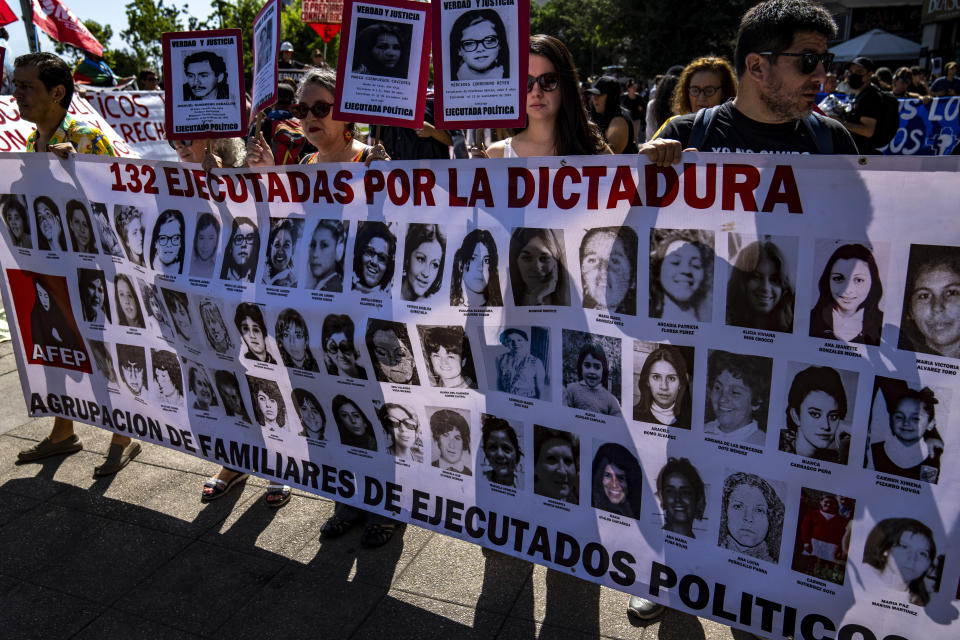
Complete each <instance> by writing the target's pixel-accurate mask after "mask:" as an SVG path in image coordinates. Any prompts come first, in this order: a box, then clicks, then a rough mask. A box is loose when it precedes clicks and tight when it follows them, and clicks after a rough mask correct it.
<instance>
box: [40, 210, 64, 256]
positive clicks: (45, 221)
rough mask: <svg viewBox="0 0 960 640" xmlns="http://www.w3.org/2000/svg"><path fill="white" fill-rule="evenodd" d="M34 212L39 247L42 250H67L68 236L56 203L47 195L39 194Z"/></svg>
mask: <svg viewBox="0 0 960 640" xmlns="http://www.w3.org/2000/svg"><path fill="white" fill-rule="evenodd" d="M33 213H34V216H35V218H36V222H37V248H38V249H40V251H60V252H63V251H66V250H67V237H66V235H64V232H63V220H61V219H60V209H59V208H58V207H57V205H56V203H55V202H54V201H53V200H51V199H50V198H48V197H47V196H38V197H37V198H36V199H35V200H34V201H33Z"/></svg>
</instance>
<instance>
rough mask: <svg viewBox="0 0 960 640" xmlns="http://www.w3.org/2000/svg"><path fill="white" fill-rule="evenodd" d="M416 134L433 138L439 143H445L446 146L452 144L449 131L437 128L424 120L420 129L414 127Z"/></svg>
mask: <svg viewBox="0 0 960 640" xmlns="http://www.w3.org/2000/svg"><path fill="white" fill-rule="evenodd" d="M415 131H416V133H417V135H418V136H420V137H421V138H433V139H434V140H436V141H437V142H439V143H441V144H445V145H447V146H448V147H449V146H452V145H453V138H451V137H450V133H449V132H447V131H444V130H443V129H437V128H436V127H435V126H433V125H432V124H430V123H429V122H427V121H426V120H424V122H423V128H422V129H415Z"/></svg>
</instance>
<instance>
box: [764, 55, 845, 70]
mask: <svg viewBox="0 0 960 640" xmlns="http://www.w3.org/2000/svg"><path fill="white" fill-rule="evenodd" d="M757 53H758V54H759V55H761V56H788V57H790V58H800V73H802V74H804V75H810V74H811V73H813V72H814V71H816V70H817V65H818V64H820V63H821V62H822V63H823V70H824V71H826V70H827V67H829V66H830V65H831V64H833V58H834V55H833V54H832V53H830V52H827V53H811V52H807V53H784V52H783V51H758V52H757Z"/></svg>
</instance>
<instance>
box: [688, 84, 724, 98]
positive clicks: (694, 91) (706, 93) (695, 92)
mask: <svg viewBox="0 0 960 640" xmlns="http://www.w3.org/2000/svg"><path fill="white" fill-rule="evenodd" d="M689 91H690V96H691V97H694V98H699V97H700V95H701V94H703V97H704V98H712V97H713V94H715V93H716V92H717V91H720V87H695V86H691V87H690V89H689Z"/></svg>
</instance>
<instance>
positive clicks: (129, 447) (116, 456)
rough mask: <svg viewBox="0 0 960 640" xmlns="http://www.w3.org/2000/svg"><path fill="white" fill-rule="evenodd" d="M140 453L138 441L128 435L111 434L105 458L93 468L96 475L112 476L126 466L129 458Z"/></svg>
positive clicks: (131, 458)
mask: <svg viewBox="0 0 960 640" xmlns="http://www.w3.org/2000/svg"><path fill="white" fill-rule="evenodd" d="M139 454H140V443H139V442H137V441H136V440H134V439H132V438H131V437H130V436H122V435H119V434H116V433H115V434H113V437H112V438H110V448H109V449H107V459H106V460H104V461H103V464H101V465H100V466H99V467H96V468H95V469H94V470H93V475H94V476H97V477H102V476H112V475H113V474H115V473H116V472H117V471H120V469H123V468H124V467H125V466H127V465H128V464H129V463H130V461H131V460H133V459H134V458H136V457H137V456H138V455H139Z"/></svg>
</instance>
